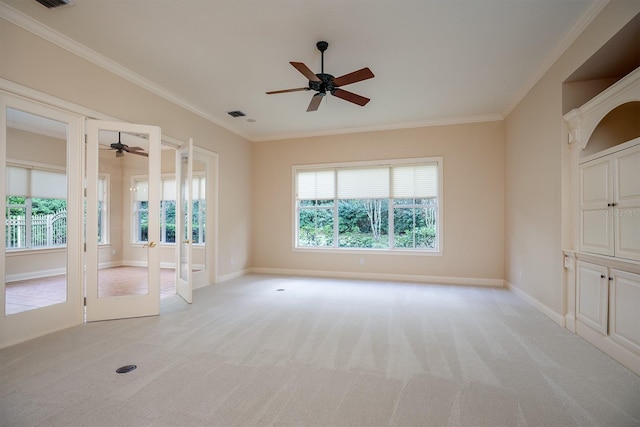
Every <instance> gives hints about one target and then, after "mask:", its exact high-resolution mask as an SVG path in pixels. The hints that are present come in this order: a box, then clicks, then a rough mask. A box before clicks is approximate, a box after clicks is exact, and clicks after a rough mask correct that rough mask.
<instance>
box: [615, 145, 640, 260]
mask: <svg viewBox="0 0 640 427" xmlns="http://www.w3.org/2000/svg"><path fill="white" fill-rule="evenodd" d="M613 161H614V166H613V170H614V179H613V181H614V186H613V188H614V203H615V206H614V208H613V218H614V221H615V223H614V229H615V239H614V240H615V256H616V257H617V258H627V259H633V260H639V261H640V145H636V146H635V147H631V148H627V149H626V150H622V151H620V152H619V153H616V155H615V156H614V158H613Z"/></svg>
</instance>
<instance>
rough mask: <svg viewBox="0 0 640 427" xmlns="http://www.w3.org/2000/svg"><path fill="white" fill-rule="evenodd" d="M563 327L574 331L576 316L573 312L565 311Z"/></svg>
mask: <svg viewBox="0 0 640 427" xmlns="http://www.w3.org/2000/svg"><path fill="white" fill-rule="evenodd" d="M564 327H565V328H567V329H568V330H570V331H571V332H573V333H574V334H575V333H576V316H575V314H573V313H567V314H565V316H564Z"/></svg>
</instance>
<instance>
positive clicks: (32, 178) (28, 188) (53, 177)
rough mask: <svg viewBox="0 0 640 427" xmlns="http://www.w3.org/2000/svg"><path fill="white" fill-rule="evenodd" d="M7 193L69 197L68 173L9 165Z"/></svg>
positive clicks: (27, 195) (42, 196)
mask: <svg viewBox="0 0 640 427" xmlns="http://www.w3.org/2000/svg"><path fill="white" fill-rule="evenodd" d="M6 191H7V194H10V195H13V196H23V197H38V198H43V199H44V198H46V199H66V198H67V175H66V174H65V173H61V172H52V171H45V170H40V169H28V168H21V167H17V166H8V167H7V186H6Z"/></svg>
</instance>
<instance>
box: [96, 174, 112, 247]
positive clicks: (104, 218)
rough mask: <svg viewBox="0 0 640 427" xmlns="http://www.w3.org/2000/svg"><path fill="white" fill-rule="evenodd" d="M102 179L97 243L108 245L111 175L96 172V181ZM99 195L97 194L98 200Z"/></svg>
mask: <svg viewBox="0 0 640 427" xmlns="http://www.w3.org/2000/svg"><path fill="white" fill-rule="evenodd" d="M100 181H103V187H102V188H103V195H102V206H100V205H98V209H99V211H98V232H99V233H100V235H99V237H100V239H99V241H98V245H109V244H110V243H111V238H110V237H111V215H109V212H110V210H111V208H110V206H111V187H110V185H111V175H109V174H107V173H100V174H98V182H100ZM99 201H100V195H98V202H99Z"/></svg>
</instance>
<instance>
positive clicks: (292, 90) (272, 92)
mask: <svg viewBox="0 0 640 427" xmlns="http://www.w3.org/2000/svg"><path fill="white" fill-rule="evenodd" d="M301 90H310V89H309V88H308V87H299V88H296V89H283V90H272V91H271V92H265V93H266V94H267V95H273V94H274V93H287V92H299V91H301Z"/></svg>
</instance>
